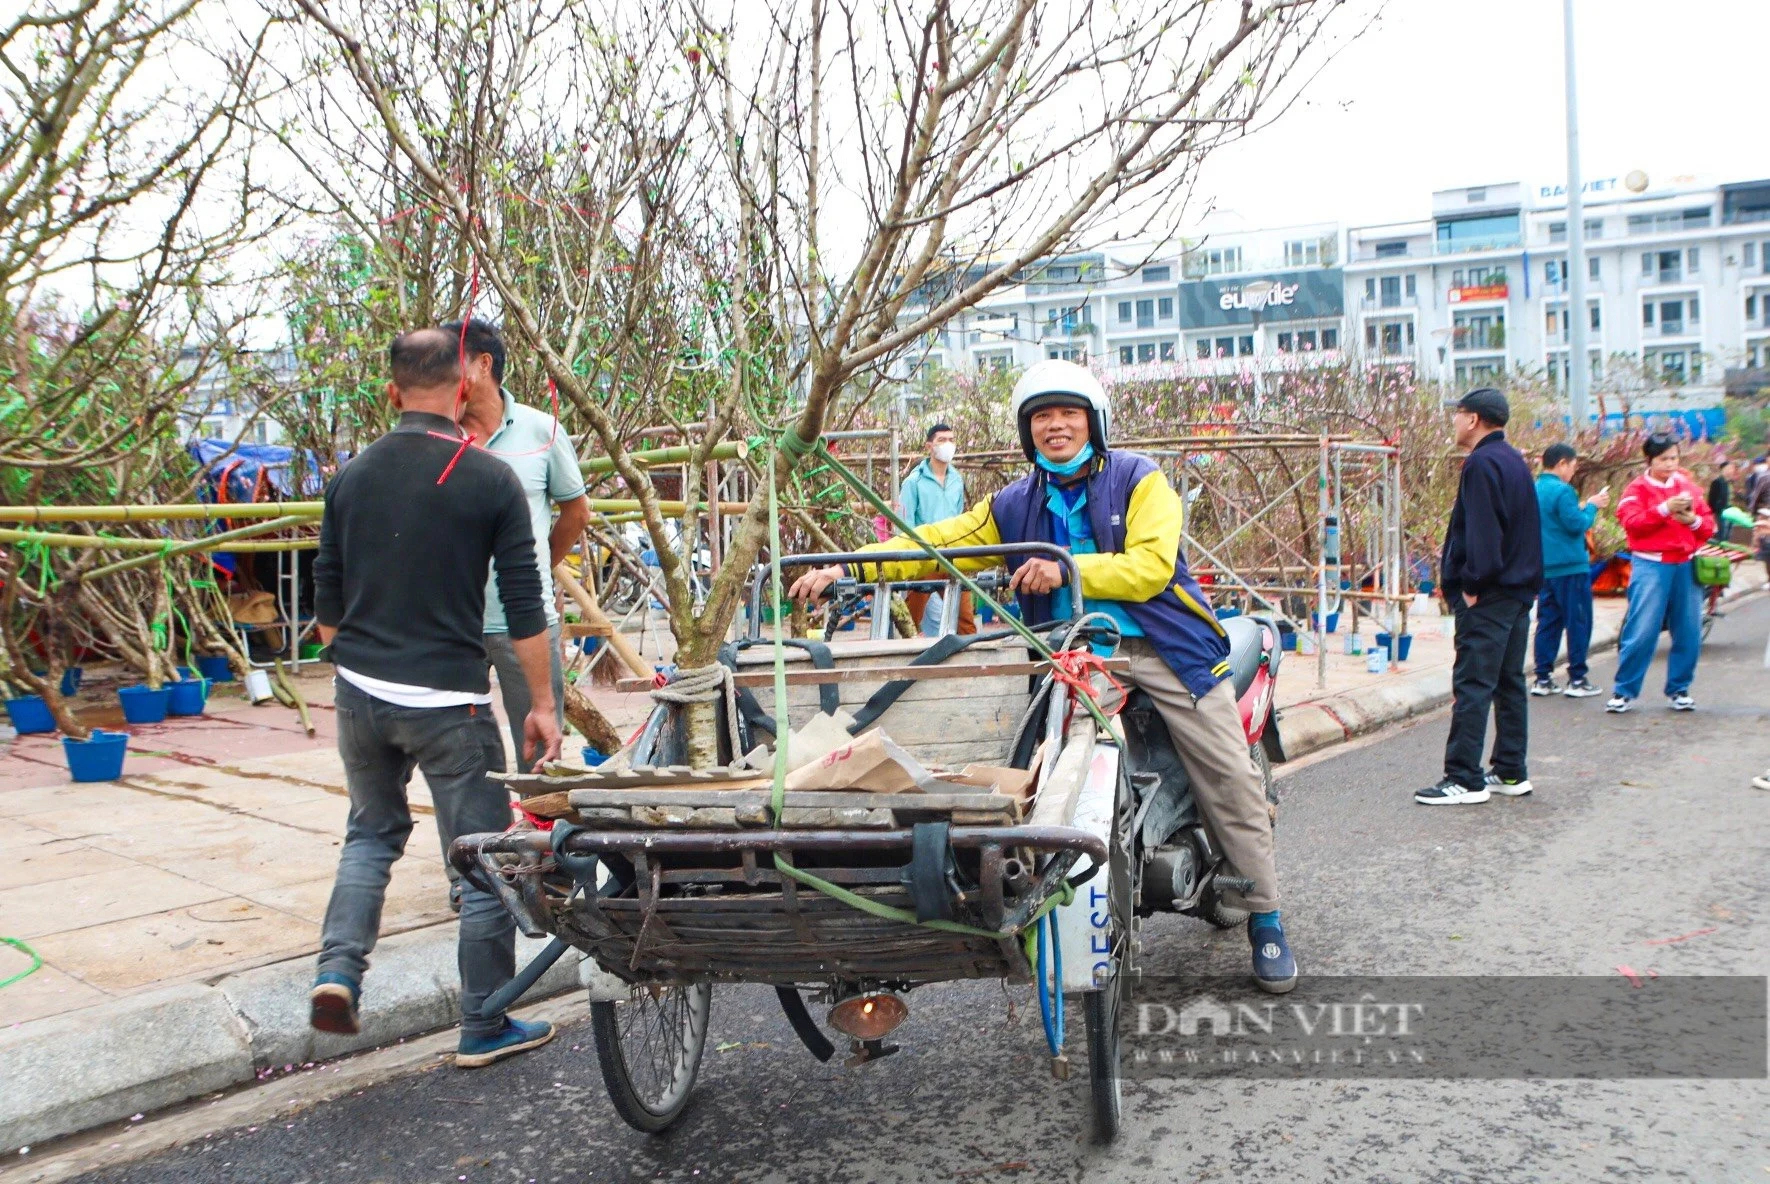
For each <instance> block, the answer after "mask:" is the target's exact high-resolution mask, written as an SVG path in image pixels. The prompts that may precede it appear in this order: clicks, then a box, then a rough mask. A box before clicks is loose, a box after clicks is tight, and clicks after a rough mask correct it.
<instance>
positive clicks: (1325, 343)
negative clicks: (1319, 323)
mask: <svg viewBox="0 0 1770 1184" xmlns="http://www.w3.org/2000/svg"><path fill="white" fill-rule="evenodd" d="M1297 336H1298V337H1299V338H1303V337H1313V336H1314V334H1313V333H1299V334H1298V335H1297ZM1303 348H1305V349H1307V348H1309V346H1308V343H1304V346H1303ZM1321 348H1322V349H1339V348H1340V331H1339V330H1338V329H1323V330H1322V331H1321Z"/></svg>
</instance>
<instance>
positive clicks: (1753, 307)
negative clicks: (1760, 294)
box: [1745, 295, 1758, 321]
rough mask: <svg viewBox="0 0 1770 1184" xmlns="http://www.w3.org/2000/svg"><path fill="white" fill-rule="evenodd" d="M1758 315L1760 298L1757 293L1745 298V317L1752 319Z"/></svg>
mask: <svg viewBox="0 0 1770 1184" xmlns="http://www.w3.org/2000/svg"><path fill="white" fill-rule="evenodd" d="M1757 315H1758V298H1757V296H1756V295H1752V296H1747V297H1746V298H1745V319H1746V320H1748V321H1749V320H1751V319H1752V318H1753V317H1755V316H1757Z"/></svg>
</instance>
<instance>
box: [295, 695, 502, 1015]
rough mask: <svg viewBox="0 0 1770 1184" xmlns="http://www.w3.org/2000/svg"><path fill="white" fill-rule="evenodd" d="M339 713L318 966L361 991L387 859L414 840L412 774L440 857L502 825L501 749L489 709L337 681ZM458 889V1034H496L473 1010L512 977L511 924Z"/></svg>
mask: <svg viewBox="0 0 1770 1184" xmlns="http://www.w3.org/2000/svg"><path fill="white" fill-rule="evenodd" d="M336 706H337V713H338V754H339V756H341V757H343V758H344V775H345V780H346V782H347V783H348V784H349V786H350V821H349V823H348V824H347V825H346V827H345V832H344V847H343V849H342V850H340V851H339V853H338V876H337V879H336V880H335V881H334V882H333V885H332V899H331V902H330V903H329V904H328V905H327V906H326V920H325V924H324V925H323V926H322V927H321V929H320V964H319V969H320V973H322V974H323V973H325V972H327V971H336V972H338V973H340V974H343V975H346V976H347V977H349V978H350V979H351V981H353V982H357V983H360V982H362V981H363V972H364V971H366V970H367V969H368V968H369V952H370V951H371V950H373V949H374V948H375V939H376V937H377V936H379V932H380V928H381V905H382V903H383V901H384V900H385V899H386V897H387V882H388V879H389V877H390V876H391V874H392V871H393V861H394V860H396V859H398V858H399V857H400V856H401V855H402V854H403V853H404V852H405V849H406V839H407V838H408V837H409V836H410V835H411V833H412V811H411V807H410V806H409V805H408V804H407V802H406V783H407V782H408V781H410V780H411V777H412V770H413V769H414V768H418V769H422V770H424V780H425V781H426V782H427V783H428V784H429V786H430V798H431V801H432V802H433V803H435V806H436V829H437V832H438V835H439V837H440V838H441V839H442V847H443V853H444V855H445V857H446V856H447V853H448V849H449V844H450V843H451V842H453V841H454V839H455V838H456V836H458V835H464V834H476V833H480V832H483V831H501V830H503V829H505V828H506V827H507V826H509V825H510V795H509V791H507V790H506V789H505V788H504V787H503V786H502V785H499V784H498V783H497V782H494V781H490V780H488V779H487V778H486V773H487V772H502V771H503V768H504V741H503V738H502V737H501V736H499V735H498V724H497V721H496V720H495V719H494V718H493V716H492V709H491V708H490V707H475V706H468V707H398V706H395V705H394V704H392V703H388V702H385V701H384V700H381V699H376V698H374V697H373V696H371V695H367V694H364V693H363V692H362V691H360V690H358V689H357V688H356V687H354V686H352V685H351V684H350V683H348V682H346V681H345V680H344V679H342V678H341V679H339V680H338V689H337V697H336ZM461 887H462V896H461V928H460V935H459V939H458V945H457V958H458V959H459V963H460V971H461V1030H462V1032H464V1033H465V1034H467V1035H472V1036H484V1035H492V1034H494V1033H496V1032H498V1031H500V1030H501V1029H502V1028H503V1026H504V1017H503V1016H498V1017H495V1018H494V1019H491V1020H489V1021H488V1020H482V1019H480V1018H479V1009H480V1005H481V1004H483V1003H484V1002H485V1001H486V999H487V997H489V996H490V995H491V994H492V992H494V991H496V990H497V989H498V988H499V987H501V986H503V985H504V984H505V983H507V982H509V981H510V979H511V976H512V975H514V974H515V973H516V923H515V922H514V921H512V920H511V918H510V914H509V913H508V912H506V911H505V909H504V906H503V904H502V903H501V902H500V901H499V900H498V898H497V897H495V896H493V895H491V894H490V893H487V892H483V891H481V890H480V889H478V888H476V887H474V886H473V884H472V883H467V882H464V883H463V884H462V886H461Z"/></svg>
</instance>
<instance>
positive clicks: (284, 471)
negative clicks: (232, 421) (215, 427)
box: [185, 440, 324, 502]
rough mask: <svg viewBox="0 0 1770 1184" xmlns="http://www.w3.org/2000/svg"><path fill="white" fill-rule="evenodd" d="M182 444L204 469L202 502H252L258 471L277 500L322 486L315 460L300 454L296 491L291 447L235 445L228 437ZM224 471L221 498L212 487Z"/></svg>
mask: <svg viewBox="0 0 1770 1184" xmlns="http://www.w3.org/2000/svg"><path fill="white" fill-rule="evenodd" d="M185 447H186V449H187V450H188V451H189V452H190V454H191V458H192V459H193V460H195V461H196V462H197V463H198V464H199V465H202V466H203V468H204V469H205V470H207V473H208V479H209V488H208V489H207V490H205V491H204V493H203V495H202V497H203V500H204V501H222V500H226V501H230V502H249V501H253V500H255V499H254V496H253V495H254V493H255V491H256V490H257V488H258V478H259V474H261V473H262V474H263V475H264V479H265V481H266V482H267V483H268V484H269V485H270V488H271V491H272V492H273V493H274V494H275V496H276V499H277V500H279V501H283V500H295V499H298V498H303V497H314V496H317V495H318V494H319V492H320V490H321V489H322V488H323V487H324V483H323V482H322V481H321V480H320V475H319V463H318V461H317V460H316V459H315V457H314V455H313V453H312V452H307V453H305V454H304V455H303V457H302V465H301V488H300V489H299V490H297V489H296V488H295V475H294V467H295V450H294V449H293V448H286V447H284V446H283V445H281V444H244V443H242V444H235V443H234V442H233V441H232V440H192V441H191V442H190V443H189V444H187V445H185ZM224 473H225V474H226V477H227V497H226V498H225V499H223V498H222V497H221V496H220V495H219V491H218V490H217V488H216V487H217V486H218V485H219V483H220V482H221V480H222V475H223V474H224Z"/></svg>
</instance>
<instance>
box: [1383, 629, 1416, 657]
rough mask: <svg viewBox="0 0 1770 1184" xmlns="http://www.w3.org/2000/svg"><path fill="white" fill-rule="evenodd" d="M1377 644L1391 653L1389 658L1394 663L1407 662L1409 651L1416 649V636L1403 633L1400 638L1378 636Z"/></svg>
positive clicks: (1385, 635) (1386, 635) (1387, 635)
mask: <svg viewBox="0 0 1770 1184" xmlns="http://www.w3.org/2000/svg"><path fill="white" fill-rule="evenodd" d="M1377 644H1378V645H1380V646H1382V647H1383V648H1384V649H1386V650H1388V651H1389V658H1390V660H1391V661H1394V662H1405V661H1407V655H1408V651H1409V650H1411V649H1413V648H1414V635H1413V634H1411V633H1403V634H1402V635H1401V636H1400V637H1391V636H1390V635H1389V634H1387V633H1379V634H1377Z"/></svg>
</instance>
